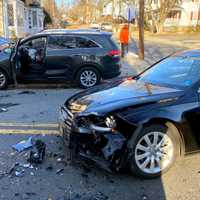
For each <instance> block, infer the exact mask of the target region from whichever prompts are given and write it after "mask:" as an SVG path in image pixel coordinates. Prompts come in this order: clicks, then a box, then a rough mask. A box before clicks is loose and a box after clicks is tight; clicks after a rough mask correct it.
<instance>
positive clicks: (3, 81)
mask: <svg viewBox="0 0 200 200" xmlns="http://www.w3.org/2000/svg"><path fill="white" fill-rule="evenodd" d="M7 86H8V76H7V74H6V73H5V72H4V71H3V70H1V69H0V90H3V89H6V88H7Z"/></svg>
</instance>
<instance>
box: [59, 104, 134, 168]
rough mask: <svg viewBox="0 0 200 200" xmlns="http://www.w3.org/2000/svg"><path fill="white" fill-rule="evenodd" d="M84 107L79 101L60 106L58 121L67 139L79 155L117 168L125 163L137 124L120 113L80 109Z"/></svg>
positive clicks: (107, 166) (105, 165)
mask: <svg viewBox="0 0 200 200" xmlns="http://www.w3.org/2000/svg"><path fill="white" fill-rule="evenodd" d="M78 109H79V111H78ZM84 109H85V108H84V106H80V105H79V106H78V105H76V106H74V105H72V106H70V108H69V107H66V106H63V107H61V110H60V123H59V125H60V132H61V133H62V135H63V138H64V140H65V143H66V144H67V145H68V147H69V149H70V150H71V151H73V152H75V153H76V155H79V156H81V157H82V158H85V159H89V160H93V161H95V162H96V163H97V164H99V165H101V166H102V167H103V168H105V169H107V170H110V169H113V170H117V171H118V170H119V169H120V168H122V167H124V165H125V164H126V161H127V158H128V153H127V141H128V139H129V138H130V133H131V132H132V131H134V130H133V129H134V127H133V126H132V125H130V124H128V122H126V121H125V120H123V119H122V118H120V116H119V115H118V114H108V115H101V114H98V113H89V114H87V113H84V112H80V110H82V111H83V110H84Z"/></svg>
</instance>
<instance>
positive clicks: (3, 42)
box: [0, 36, 10, 46]
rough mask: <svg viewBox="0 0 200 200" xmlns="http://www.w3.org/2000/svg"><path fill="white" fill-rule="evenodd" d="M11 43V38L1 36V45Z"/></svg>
mask: <svg viewBox="0 0 200 200" xmlns="http://www.w3.org/2000/svg"><path fill="white" fill-rule="evenodd" d="M9 43H10V41H9V40H7V39H6V38H4V37H1V36H0V46H1V45H5V44H9Z"/></svg>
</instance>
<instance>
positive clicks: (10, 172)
mask: <svg viewBox="0 0 200 200" xmlns="http://www.w3.org/2000/svg"><path fill="white" fill-rule="evenodd" d="M17 166H19V163H18V162H16V163H15V164H13V165H12V167H11V168H10V170H9V171H8V174H12V173H13V171H14V170H15V168H16V167H17Z"/></svg>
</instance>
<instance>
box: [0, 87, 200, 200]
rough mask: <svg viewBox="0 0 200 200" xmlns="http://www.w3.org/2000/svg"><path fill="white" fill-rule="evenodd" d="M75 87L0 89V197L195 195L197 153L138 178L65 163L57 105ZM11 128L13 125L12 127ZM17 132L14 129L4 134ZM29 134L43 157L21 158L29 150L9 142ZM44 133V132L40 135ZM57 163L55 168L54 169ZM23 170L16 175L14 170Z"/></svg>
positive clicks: (158, 198)
mask: <svg viewBox="0 0 200 200" xmlns="http://www.w3.org/2000/svg"><path fill="white" fill-rule="evenodd" d="M75 92H78V89H43V90H39V89H28V90H27V89H26V90H24V89H23V90H22V89H21V90H7V91H1V92H0V105H1V107H2V108H4V109H3V110H1V113H0V133H1V134H0V179H1V180H0V200H12V199H13V200H21V199H31V200H35V199H37V200H47V199H48V200H70V199H71V200H78V199H80V200H82V199H84V200H106V199H110V200H116V199H117V200H118V199H119V200H133V199H134V200H148V199H149V200H150V199H151V200H165V199H169V200H175V199H180V200H187V199H195V200H198V199H199V198H200V189H199V188H200V181H199V180H200V155H198V154H197V155H194V156H193V157H191V158H187V159H184V160H182V161H181V162H179V163H178V164H177V165H176V166H175V167H173V168H172V169H171V170H170V171H169V172H168V173H167V174H164V175H163V176H162V177H161V178H157V179H154V180H143V179H139V178H137V177H135V176H133V175H132V174H131V173H130V172H128V171H126V172H122V173H120V174H110V173H108V172H105V171H104V170H102V169H100V168H98V167H96V166H94V165H89V166H88V165H85V164H84V163H83V162H77V163H75V164H70V163H69V161H68V156H67V154H68V151H67V149H64V147H63V143H62V140H61V138H60V137H59V136H56V135H54V134H57V119H58V108H59V106H60V105H61V104H62V103H63V102H64V101H65V100H66V99H67V97H69V96H71V95H72V94H74V93H75ZM14 130H15V131H14ZM9 133H19V134H9ZM27 133H29V134H31V135H32V136H33V137H34V138H35V139H37V138H41V139H42V140H43V141H45V143H46V145H47V153H46V156H45V161H44V163H42V164H40V165H38V166H35V167H34V168H33V169H30V168H24V167H20V166H18V167H16V168H15V169H14V171H12V172H10V169H11V168H12V166H13V164H14V163H16V162H19V163H20V164H26V163H27V159H28V157H29V152H30V150H28V151H25V152H22V153H17V152H15V151H14V150H13V149H12V145H13V144H16V143H17V142H19V141H21V140H22V139H27V138H28V137H29V136H30V135H27ZM42 133H45V134H47V135H41V134H42ZM60 169H62V170H63V171H61V172H60V173H59V174H56V171H57V170H60ZM21 170H24V173H23V174H22V176H20V177H18V176H16V175H15V172H16V171H19V172H20V171H21Z"/></svg>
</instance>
